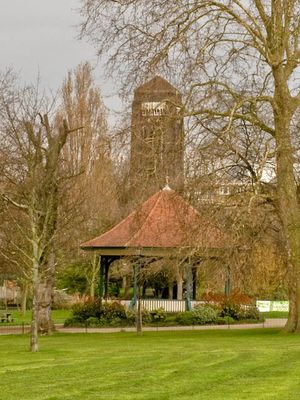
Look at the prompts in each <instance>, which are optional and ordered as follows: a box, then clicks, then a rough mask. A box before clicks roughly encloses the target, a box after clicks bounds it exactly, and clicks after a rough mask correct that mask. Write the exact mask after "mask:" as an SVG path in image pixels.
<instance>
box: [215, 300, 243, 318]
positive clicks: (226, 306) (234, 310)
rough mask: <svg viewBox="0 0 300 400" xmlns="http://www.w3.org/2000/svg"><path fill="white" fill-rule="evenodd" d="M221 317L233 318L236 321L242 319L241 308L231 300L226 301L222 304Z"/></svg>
mask: <svg viewBox="0 0 300 400" xmlns="http://www.w3.org/2000/svg"><path fill="white" fill-rule="evenodd" d="M220 316H221V317H231V318H233V319H234V320H239V319H240V318H241V306H240V304H238V303H234V302H232V301H230V300H227V301H225V302H224V303H223V304H222V311H221V313H220Z"/></svg>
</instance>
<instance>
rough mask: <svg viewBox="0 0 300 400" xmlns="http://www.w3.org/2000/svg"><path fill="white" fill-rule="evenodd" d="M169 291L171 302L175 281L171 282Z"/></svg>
mask: <svg viewBox="0 0 300 400" xmlns="http://www.w3.org/2000/svg"><path fill="white" fill-rule="evenodd" d="M168 291H169V293H168V298H169V300H173V281H171V282H169V285H168Z"/></svg>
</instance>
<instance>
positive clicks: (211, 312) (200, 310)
mask: <svg viewBox="0 0 300 400" xmlns="http://www.w3.org/2000/svg"><path fill="white" fill-rule="evenodd" d="M191 313H192V318H193V323H194V324H195V325H205V324H213V323H216V322H217V320H218V317H219V311H218V310H217V309H216V308H215V307H211V306H199V307H196V308H194V310H192V311H191Z"/></svg>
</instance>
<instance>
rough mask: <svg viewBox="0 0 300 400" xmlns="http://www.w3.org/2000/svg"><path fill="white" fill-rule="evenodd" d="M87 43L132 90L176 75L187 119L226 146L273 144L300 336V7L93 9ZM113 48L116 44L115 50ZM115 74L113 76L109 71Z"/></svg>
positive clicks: (186, 4)
mask: <svg viewBox="0 0 300 400" xmlns="http://www.w3.org/2000/svg"><path fill="white" fill-rule="evenodd" d="M81 14H82V16H83V18H84V20H83V24H82V31H81V36H82V37H87V38H88V39H89V40H91V41H92V42H93V44H94V45H96V46H97V51H98V54H99V55H100V54H103V53H104V52H108V53H109V54H110V59H109V63H110V68H111V70H113V72H114V73H116V74H118V76H121V78H122V83H123V84H124V83H125V84H126V86H127V88H128V87H129V86H130V85H132V84H133V83H134V82H133V80H132V79H131V77H132V76H134V77H136V79H138V80H142V79H143V78H144V77H145V76H146V75H147V74H152V73H153V71H157V70H158V71H161V72H162V73H163V72H165V74H167V75H173V76H176V79H177V80H178V82H182V86H183V87H184V89H185V93H186V98H187V106H186V110H188V111H187V112H186V113H185V114H186V115H187V116H197V117H198V119H199V121H203V120H205V121H207V120H208V119H209V120H210V121H211V122H210V128H211V129H213V130H214V131H215V132H216V134H217V135H219V136H222V137H224V138H225V139H226V138H228V137H229V136H230V134H231V133H232V131H233V130H236V129H237V128H238V126H239V125H240V124H241V123H242V122H243V121H245V122H247V123H248V124H249V125H251V126H252V127H256V128H258V129H259V130H261V131H262V132H265V134H266V135H268V136H269V137H270V138H272V139H273V140H274V142H275V156H276V178H277V185H276V197H277V204H278V210H279V214H280V218H281V223H282V226H283V230H284V237H285V242H286V254H287V258H288V264H289V266H290V267H289V269H290V276H291V279H290V313H289V319H288V323H287V326H286V328H287V330H288V331H292V332H294V331H300V210H299V205H298V200H297V176H296V175H295V170H294V166H295V165H294V164H295V155H296V151H297V150H296V148H295V145H294V144H295V142H296V141H295V135H294V131H293V130H292V129H291V128H292V125H293V122H294V121H293V119H294V117H295V114H296V111H297V109H298V108H299V105H300V93H299V86H298V83H297V74H298V72H299V63H298V60H299V56H300V49H299V37H300V3H299V1H298V0H255V1H253V2H249V3H248V4H245V2H242V1H240V0H217V1H214V0H205V1H201V2H198V1H189V0H180V1H166V0H165V1H158V0H157V1H156V0H154V1H151V2H143V1H142V2H140V1H137V0H136V1H135V0H128V1H126V0H125V1H118V2H115V1H109V0H86V1H84V4H83V6H82V8H81ZM112 44H113V45H112ZM112 67H113V68H112Z"/></svg>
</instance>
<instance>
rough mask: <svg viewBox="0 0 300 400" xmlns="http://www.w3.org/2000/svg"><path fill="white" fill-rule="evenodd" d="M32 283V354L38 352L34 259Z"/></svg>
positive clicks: (36, 277)
mask: <svg viewBox="0 0 300 400" xmlns="http://www.w3.org/2000/svg"><path fill="white" fill-rule="evenodd" d="M32 283H33V300H32V319H31V337H30V350H31V351H32V352H33V353H35V352H37V351H38V350H39V337H38V306H39V305H38V292H39V291H38V288H39V264H38V262H37V261H36V259H35V260H34V262H33V271H32Z"/></svg>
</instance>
